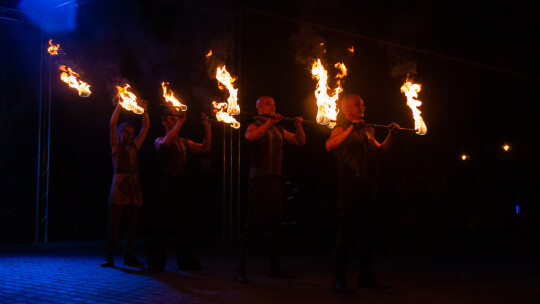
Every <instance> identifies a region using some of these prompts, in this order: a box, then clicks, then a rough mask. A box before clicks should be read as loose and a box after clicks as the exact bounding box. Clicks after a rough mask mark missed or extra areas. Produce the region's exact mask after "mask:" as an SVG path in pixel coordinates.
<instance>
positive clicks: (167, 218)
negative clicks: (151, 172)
mask: <svg viewBox="0 0 540 304" xmlns="http://www.w3.org/2000/svg"><path fill="white" fill-rule="evenodd" d="M201 119H202V123H203V125H204V128H205V132H204V139H203V142H202V143H195V142H193V141H191V140H188V139H185V138H180V137H178V132H179V131H180V128H182V125H183V124H184V122H185V121H186V116H185V115H179V114H174V113H172V112H166V113H164V114H163V115H162V117H161V123H162V125H163V127H164V128H165V136H163V137H158V138H157V139H156V140H155V142H154V144H155V146H156V149H157V154H158V161H159V163H160V166H161V169H162V171H163V172H164V178H163V181H162V184H161V189H160V193H159V197H158V200H157V203H156V209H155V214H154V222H153V225H152V226H153V230H154V231H153V233H152V237H151V241H150V249H149V253H148V269H149V270H150V271H151V272H161V271H163V270H164V268H165V262H166V260H167V237H168V235H169V233H171V232H172V234H174V237H175V247H176V248H175V249H176V258H177V262H178V268H179V269H180V270H202V269H203V268H202V266H201V263H200V262H199V260H198V259H197V258H196V257H195V256H194V255H193V253H192V252H191V248H190V236H191V225H192V201H191V190H190V189H191V187H190V180H189V172H188V168H187V166H188V160H189V155H190V154H191V153H205V152H209V151H210V147H211V127H210V123H209V122H208V117H207V116H206V114H204V113H202V114H201Z"/></svg>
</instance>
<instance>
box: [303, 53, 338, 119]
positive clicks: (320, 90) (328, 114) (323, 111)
mask: <svg viewBox="0 0 540 304" xmlns="http://www.w3.org/2000/svg"><path fill="white" fill-rule="evenodd" d="M335 67H336V68H337V69H339V71H340V72H339V73H338V74H337V75H336V78H337V79H338V80H337V87H336V88H335V89H334V90H332V93H331V95H328V91H329V90H330V88H329V87H328V72H327V71H326V69H325V68H324V66H323V64H322V63H321V60H320V59H317V61H314V62H313V65H312V67H311V74H312V76H313V78H315V79H317V88H316V90H315V97H316V98H317V107H318V111H317V123H319V124H321V125H327V126H328V127H329V128H333V127H334V126H335V125H336V122H335V121H336V118H337V114H338V112H339V110H338V109H337V103H336V102H337V100H338V98H339V93H341V92H342V91H343V88H342V87H341V79H343V78H344V77H345V76H347V67H346V66H345V64H343V63H341V62H338V63H336V65H335Z"/></svg>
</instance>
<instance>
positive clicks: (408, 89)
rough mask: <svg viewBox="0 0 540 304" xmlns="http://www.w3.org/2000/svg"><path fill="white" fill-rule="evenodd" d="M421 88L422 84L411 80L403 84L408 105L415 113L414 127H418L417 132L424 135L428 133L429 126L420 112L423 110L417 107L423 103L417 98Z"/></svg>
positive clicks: (402, 87) (402, 89) (402, 88)
mask: <svg viewBox="0 0 540 304" xmlns="http://www.w3.org/2000/svg"><path fill="white" fill-rule="evenodd" d="M420 88H421V85H420V84H417V83H415V84H413V83H412V82H410V81H406V82H405V83H404V84H403V86H401V92H403V93H405V96H407V105H408V106H409V108H411V110H412V113H413V118H414V128H415V129H416V134H418V135H424V134H426V133H427V127H426V124H425V123H424V120H423V119H422V116H420V113H422V112H420V110H418V109H417V107H419V106H420V105H422V102H421V101H420V100H417V99H415V98H417V97H418V92H420Z"/></svg>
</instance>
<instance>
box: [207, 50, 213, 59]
mask: <svg viewBox="0 0 540 304" xmlns="http://www.w3.org/2000/svg"><path fill="white" fill-rule="evenodd" d="M210 56H212V50H210V52H208V54H206V58H209V57H210Z"/></svg>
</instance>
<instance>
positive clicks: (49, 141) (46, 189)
mask: <svg viewBox="0 0 540 304" xmlns="http://www.w3.org/2000/svg"><path fill="white" fill-rule="evenodd" d="M51 95H52V57H51V56H49V110H48V113H47V114H48V118H47V169H46V172H47V181H46V188H45V195H46V196H45V217H44V218H43V221H44V222H45V231H44V235H43V242H44V243H47V233H48V228H49V168H50V160H51V109H52V105H51V104H52V103H51V99H52V98H51Z"/></svg>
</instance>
